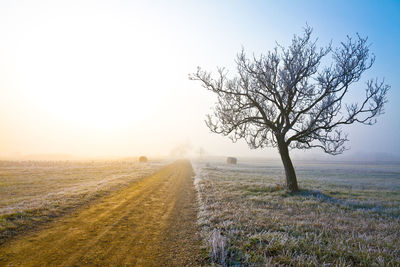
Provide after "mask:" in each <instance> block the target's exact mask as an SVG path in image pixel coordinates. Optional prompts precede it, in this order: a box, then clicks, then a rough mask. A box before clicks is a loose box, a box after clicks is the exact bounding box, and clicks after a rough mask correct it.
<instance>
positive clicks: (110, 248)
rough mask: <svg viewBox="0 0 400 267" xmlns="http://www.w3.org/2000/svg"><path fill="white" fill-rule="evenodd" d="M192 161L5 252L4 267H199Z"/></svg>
mask: <svg viewBox="0 0 400 267" xmlns="http://www.w3.org/2000/svg"><path fill="white" fill-rule="evenodd" d="M192 174H193V170H192V166H191V164H190V162H189V161H177V162H175V163H173V164H171V165H169V166H167V167H165V168H163V169H162V170H160V171H159V172H157V173H156V174H154V175H152V176H149V177H147V178H145V179H143V180H141V181H139V182H136V183H134V184H132V185H131V186H129V187H128V188H126V189H124V190H122V191H120V192H118V193H117V194H114V195H111V196H108V197H106V198H104V199H101V200H100V201H97V202H96V203H94V204H92V205H91V206H89V207H86V208H83V209H80V210H78V211H76V212H75V213H73V214H72V215H69V216H68V217H64V218H60V219H58V220H57V221H55V222H53V223H51V224H49V225H47V226H46V227H44V228H42V229H41V230H39V231H37V232H34V233H30V234H27V235H25V236H21V237H20V238H18V239H16V240H13V241H10V242H8V243H6V244H4V245H3V246H1V247H0V265H1V266H194V265H199V263H198V261H197V260H198V259H199V254H200V251H199V240H198V238H196V234H195V233H196V227H197V226H196V205H195V203H196V201H195V198H196V196H195V189H194V187H193V177H192Z"/></svg>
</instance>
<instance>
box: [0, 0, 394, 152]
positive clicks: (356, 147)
mask: <svg viewBox="0 0 400 267" xmlns="http://www.w3.org/2000/svg"><path fill="white" fill-rule="evenodd" d="M343 6H346V8H343ZM399 12H400V10H399V5H397V4H396V2H395V1H387V2H384V3H382V2H371V3H368V4H364V2H363V1H352V2H351V3H348V2H347V1H329V2H325V1H324V2H320V1H307V2H304V3H300V2H296V3H293V2H289V1H280V2H279V3H276V2H268V1H267V2H252V3H251V4H249V3H248V2H247V1H239V2H235V3H231V2H230V1H219V2H218V3H215V2H213V1H201V2H190V3H189V2H187V1H168V2H164V1H151V2H148V1H126V2H114V1H101V2H97V1H65V2H63V1H50V2H48V1H34V2H21V1H1V3H0V36H1V42H0V157H1V158H9V159H10V158H13V159H35V158H38V159H46V158H51V157H52V155H54V156H55V157H54V158H55V159H69V158H75V159H81V158H99V157H100V158H104V157H126V156H134V155H139V154H149V155H165V156H168V155H170V154H171V152H172V151H174V149H175V148H176V147H179V146H181V145H182V144H187V143H189V144H190V146H191V148H190V149H189V150H188V151H187V153H186V154H187V155H192V156H195V155H196V151H197V150H198V149H199V148H200V147H201V148H203V149H204V150H205V152H206V153H207V154H208V155H221V156H225V154H232V155H235V156H247V157H265V158H278V157H279V155H278V153H277V150H276V149H264V150H250V149H248V147H247V145H246V144H245V143H244V142H242V141H239V142H238V143H237V144H232V142H231V141H230V140H229V139H227V138H224V137H222V136H218V135H215V134H211V133H210V132H209V130H208V129H207V127H205V124H204V122H203V120H204V119H205V114H207V113H209V112H210V108H211V107H212V106H213V104H214V103H215V101H216V98H215V97H214V96H213V95H212V94H211V93H209V92H207V91H206V90H204V88H201V87H200V85H199V84H196V83H193V82H191V81H189V80H188V74H189V73H193V72H195V71H196V67H197V66H202V67H204V68H206V69H209V70H216V67H217V66H225V67H227V69H229V70H231V72H234V70H235V62H234V58H235V55H236V54H237V53H238V52H239V51H240V49H241V48H242V47H243V48H244V49H245V50H246V51H247V52H248V53H249V54H250V55H251V54H252V53H253V52H254V53H255V54H256V55H258V54H259V53H265V52H266V51H268V50H270V49H272V48H273V47H274V46H275V41H277V42H279V43H280V44H282V45H287V44H289V42H290V40H291V38H292V35H293V34H294V33H300V32H301V30H302V28H303V27H304V25H305V24H306V23H308V24H309V25H310V26H312V27H313V28H314V34H315V36H316V37H318V44H319V45H327V44H328V43H329V42H330V41H332V43H333V45H338V44H339V43H340V42H341V41H342V40H344V38H345V37H346V35H350V36H354V35H355V34H356V33H359V34H360V35H361V36H368V38H369V39H368V41H369V42H370V43H371V51H372V52H373V53H374V54H375V55H376V62H375V64H374V66H373V67H372V68H371V69H370V70H368V71H367V72H366V74H365V77H362V79H361V81H360V82H359V83H358V84H357V85H356V86H355V87H354V88H353V89H352V90H351V93H350V95H349V97H348V99H347V100H348V101H347V102H350V103H351V102H353V101H356V100H358V99H359V98H360V97H363V95H364V91H363V90H364V82H365V81H366V79H368V78H375V77H385V79H386V82H387V83H388V84H389V85H391V87H392V90H390V91H389V95H388V99H389V102H388V103H387V105H386V106H385V111H386V112H385V114H384V115H382V116H380V117H379V118H378V122H377V124H376V125H375V126H374V127H367V126H357V125H355V126H348V127H344V130H345V132H348V133H349V139H350V141H349V142H348V144H347V146H348V147H350V148H351V150H350V151H347V152H345V154H344V155H343V157H342V156H338V157H337V158H335V159H339V160H340V159H341V160H348V159H353V160H376V159H379V160H399V159H400V142H398V136H399V135H400V120H399V117H398V114H400V107H399V105H397V103H399V101H400V94H399V91H398V87H399V86H400V80H399V79H400V78H399V75H398V74H397V65H398V62H399V61H400V56H399V53H398V43H399V42H400V33H399V30H398V29H399V24H400V23H399V18H398V14H399ZM282 14H285V15H282ZM222 151H223V153H222ZM293 155H294V158H298V159H315V158H320V157H324V159H325V158H326V159H333V157H325V156H322V155H323V154H322V153H320V152H319V151H318V150H314V151H309V152H306V153H304V152H299V153H298V152H294V154H293Z"/></svg>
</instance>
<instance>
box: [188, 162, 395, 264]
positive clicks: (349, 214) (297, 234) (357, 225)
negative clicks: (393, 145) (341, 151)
mask: <svg viewBox="0 0 400 267" xmlns="http://www.w3.org/2000/svg"><path fill="white" fill-rule="evenodd" d="M193 165H194V170H195V173H196V177H195V186H196V189H197V191H198V202H199V206H200V210H199V215H198V224H199V226H200V231H201V236H202V239H203V249H204V250H205V251H207V252H208V254H207V255H209V261H210V263H211V264H217V265H245V266H263V265H267V266H268V265H276V264H278V265H279V264H280V265H293V266H298V265H307V266H354V265H356V266H399V265H400V253H399V251H400V165H399V164H367V163H345V162H343V163H319V164H317V163H307V162H295V167H296V171H297V175H298V179H299V186H300V187H301V188H302V191H301V192H300V193H298V194H290V193H288V192H287V191H286V190H285V189H284V179H283V178H284V173H283V170H282V167H281V163H280V162H278V161H277V162H273V161H271V162H267V163H265V162H258V163H257V162H243V161H242V162H239V164H238V165H227V164H225V163H224V162H222V161H220V162H218V161H204V160H203V161H194V162H193Z"/></svg>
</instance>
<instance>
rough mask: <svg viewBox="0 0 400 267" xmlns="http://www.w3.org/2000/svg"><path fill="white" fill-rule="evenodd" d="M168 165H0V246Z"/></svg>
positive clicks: (119, 162) (128, 162)
mask: <svg viewBox="0 0 400 267" xmlns="http://www.w3.org/2000/svg"><path fill="white" fill-rule="evenodd" d="M165 164H166V162H162V161H153V162H150V163H147V164H139V163H137V161H133V160H113V161H84V162H80V161H0V244H1V243H4V242H5V241H6V240H7V239H9V238H10V237H12V236H15V235H16V234H18V233H20V232H23V231H26V230H27V229H31V228H35V227H37V225H38V224H41V223H44V222H49V221H51V220H53V219H54V218H56V217H59V216H61V215H63V214H65V213H68V212H70V211H71V210H74V209H76V208H77V207H80V206H82V205H83V204H85V203H89V202H90V201H91V200H94V199H96V198H99V197H101V196H104V195H106V194H109V193H111V192H114V191H116V190H118V189H120V188H122V187H124V186H126V185H128V184H130V183H132V182H134V181H138V180H140V179H141V178H144V177H146V176H148V175H149V174H151V173H153V172H155V171H157V170H158V169H160V168H161V166H163V165H165Z"/></svg>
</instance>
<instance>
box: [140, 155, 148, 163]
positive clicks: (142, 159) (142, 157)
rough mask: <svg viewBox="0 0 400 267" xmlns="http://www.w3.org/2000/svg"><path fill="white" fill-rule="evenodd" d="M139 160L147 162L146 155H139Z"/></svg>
mask: <svg viewBox="0 0 400 267" xmlns="http://www.w3.org/2000/svg"><path fill="white" fill-rule="evenodd" d="M139 162H147V157H145V156H140V157H139Z"/></svg>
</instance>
